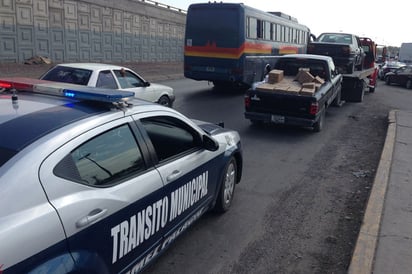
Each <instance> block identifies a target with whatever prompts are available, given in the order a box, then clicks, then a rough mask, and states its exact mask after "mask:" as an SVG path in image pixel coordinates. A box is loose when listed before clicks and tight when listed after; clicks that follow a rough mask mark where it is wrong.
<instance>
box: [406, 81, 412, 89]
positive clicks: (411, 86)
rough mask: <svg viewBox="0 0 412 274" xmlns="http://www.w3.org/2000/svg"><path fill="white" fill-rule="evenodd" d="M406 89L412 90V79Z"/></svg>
mask: <svg viewBox="0 0 412 274" xmlns="http://www.w3.org/2000/svg"><path fill="white" fill-rule="evenodd" d="M406 88H407V89H411V88H412V79H408V81H407V82H406Z"/></svg>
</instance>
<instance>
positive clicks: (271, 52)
mask: <svg viewBox="0 0 412 274" xmlns="http://www.w3.org/2000/svg"><path fill="white" fill-rule="evenodd" d="M311 37H312V36H311V34H310V29H309V28H308V27H306V26H304V25H302V24H299V23H298V21H297V20H296V18H294V17H291V16H289V15H286V14H284V13H281V12H264V11H261V10H258V9H255V8H252V7H249V6H246V5H244V4H242V3H216V2H214V3H211V2H209V3H200V4H191V5H190V6H189V8H188V11H187V17H186V29H185V45H184V76H185V77H186V78H189V79H193V80H199V81H201V80H207V81H210V82H212V83H213V84H214V86H215V87H222V86H224V87H226V86H228V85H230V86H237V87H245V88H247V87H250V86H251V85H252V84H253V83H254V82H257V81H261V80H262V79H263V78H264V76H265V73H266V70H267V65H269V66H272V67H273V64H274V62H275V61H276V56H279V55H284V54H289V53H306V48H307V44H308V43H309V41H310V39H311Z"/></svg>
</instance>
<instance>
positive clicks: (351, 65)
mask: <svg viewBox="0 0 412 274" xmlns="http://www.w3.org/2000/svg"><path fill="white" fill-rule="evenodd" d="M346 70H347V73H348V74H352V73H353V72H354V71H355V63H350V64H349V65H348V67H347V68H346Z"/></svg>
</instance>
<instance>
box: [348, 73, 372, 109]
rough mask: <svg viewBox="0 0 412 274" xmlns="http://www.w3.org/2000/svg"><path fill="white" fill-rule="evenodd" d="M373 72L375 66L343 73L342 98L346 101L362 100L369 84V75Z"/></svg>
mask: <svg viewBox="0 0 412 274" xmlns="http://www.w3.org/2000/svg"><path fill="white" fill-rule="evenodd" d="M374 72H375V68H368V69H364V70H360V71H354V72H353V73H351V74H343V81H342V95H341V96H342V100H345V101H347V102H362V101H363V96H364V94H365V89H366V87H368V86H369V78H368V77H369V76H371V75H372V74H373V73H374Z"/></svg>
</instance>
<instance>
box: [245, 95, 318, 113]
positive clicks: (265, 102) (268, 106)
mask: <svg viewBox="0 0 412 274" xmlns="http://www.w3.org/2000/svg"><path fill="white" fill-rule="evenodd" d="M312 103H316V98H315V97H312V96H301V95H295V94H287V93H279V92H268V91H260V90H249V91H248V92H247V94H246V98H245V107H246V111H247V112H249V111H250V112H258V113H270V114H276V115H284V116H297V117H302V118H309V119H310V118H313V117H314V116H315V115H314V114H311V113H310V110H311V107H312Z"/></svg>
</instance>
